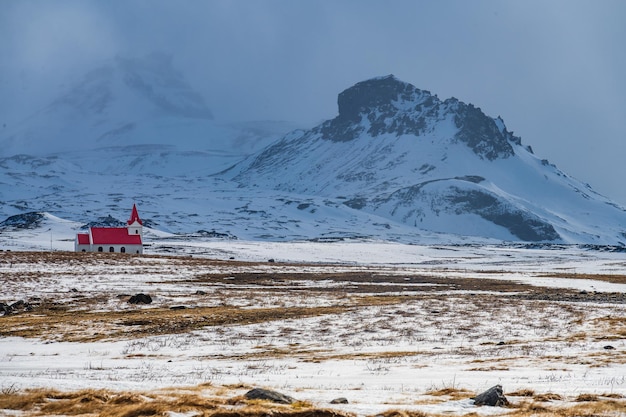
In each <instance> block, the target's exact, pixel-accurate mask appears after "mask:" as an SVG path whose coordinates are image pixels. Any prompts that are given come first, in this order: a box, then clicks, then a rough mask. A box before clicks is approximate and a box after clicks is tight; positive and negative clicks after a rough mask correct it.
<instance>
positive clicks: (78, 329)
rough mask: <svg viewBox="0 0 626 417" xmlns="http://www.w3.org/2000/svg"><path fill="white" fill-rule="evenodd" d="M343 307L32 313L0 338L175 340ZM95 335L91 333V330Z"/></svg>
mask: <svg viewBox="0 0 626 417" xmlns="http://www.w3.org/2000/svg"><path fill="white" fill-rule="evenodd" d="M346 310H347V307H341V306H337V307H293V308H282V307H281V308H255V309H250V308H239V307H199V308H194V309H184V310H171V309H169V308H138V309H136V310H125V311H98V312H89V311H67V310H64V309H62V308H58V309H48V310H46V311H41V310H37V311H32V312H26V313H21V314H14V315H9V316H5V317H2V318H0V320H2V327H1V328H0V336H4V337H9V336H19V337H37V338H41V339H44V340H49V339H52V340H57V341H73V342H89V341H97V340H116V339H134V338H140V337H145V336H154V335H163V334H181V333H187V332H190V331H193V330H197V329H201V328H204V327H209V326H220V325H224V324H228V325H233V324H251V323H262V322H268V321H273V320H285V319H294V318H303V317H311V316H319V315H324V314H337V313H341V312H344V311H346ZM94 329H95V330H94Z"/></svg>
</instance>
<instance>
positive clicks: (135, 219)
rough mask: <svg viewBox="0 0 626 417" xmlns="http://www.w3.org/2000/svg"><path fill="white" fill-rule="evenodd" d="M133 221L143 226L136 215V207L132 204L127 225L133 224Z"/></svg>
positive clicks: (137, 214)
mask: <svg viewBox="0 0 626 417" xmlns="http://www.w3.org/2000/svg"><path fill="white" fill-rule="evenodd" d="M135 221H136V222H137V223H139V224H140V225H142V226H143V222H142V221H141V219H140V218H139V213H137V206H136V205H135V204H133V211H132V212H131V213H130V219H128V222H127V223H128V224H129V225H130V224H133V223H135Z"/></svg>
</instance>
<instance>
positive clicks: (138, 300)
mask: <svg viewBox="0 0 626 417" xmlns="http://www.w3.org/2000/svg"><path fill="white" fill-rule="evenodd" d="M128 302H129V303H130V304H151V303H152V297H150V296H149V295H148V294H142V293H139V294H135V295H133V296H132V297H130V299H129V300H128Z"/></svg>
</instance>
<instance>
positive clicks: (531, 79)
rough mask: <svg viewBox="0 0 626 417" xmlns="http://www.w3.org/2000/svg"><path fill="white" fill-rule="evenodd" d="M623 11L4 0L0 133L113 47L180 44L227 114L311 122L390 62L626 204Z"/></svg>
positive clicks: (221, 113) (585, 5) (488, 4)
mask: <svg viewBox="0 0 626 417" xmlns="http://www.w3.org/2000/svg"><path fill="white" fill-rule="evenodd" d="M625 16H626V4H625V3H624V2H621V1H616V0H607V1H602V2H591V1H586V0H554V1H550V2H545V1H539V0H530V1H524V2H501V1H493V0H478V1H472V2H466V1H460V0H452V1H446V2H430V1H413V0H396V1H394V2H392V3H391V4H387V3H385V4H383V3H381V2H378V1H373V0H358V1H356V0H343V1H336V2H335V1H298V2H294V1H290V0H271V1H267V0H260V1H254V2H233V1H224V0H216V1H207V2H193V1H192V2H184V3H178V2H171V1H165V0H154V1H149V2H148V1H143V0H111V1H106V2H103V1H96V0H56V1H54V2H40V1H31V0H4V1H2V2H0V56H2V61H1V62H0V129H2V130H12V129H14V128H15V127H16V125H19V124H21V123H23V122H24V121H25V119H27V118H29V117H30V116H31V115H33V114H34V113H36V112H38V111H41V110H42V109H43V108H44V107H45V106H47V105H48V104H49V103H50V101H51V100H52V99H53V98H56V97H58V96H59V94H60V93H61V92H64V91H67V90H68V87H69V86H71V85H74V84H75V83H76V82H77V81H79V80H80V79H81V77H82V76H83V75H84V74H85V73H86V72H87V71H89V70H91V69H94V68H98V67H101V66H102V65H103V64H105V62H107V61H108V60H110V59H111V58H112V57H115V56H120V57H126V58H136V57H144V56H147V55H149V54H150V53H152V52H154V51H161V52H164V53H166V54H169V55H170V56H171V57H172V60H173V67H174V68H176V69H177V70H179V71H181V72H183V73H185V75H186V79H187V81H188V82H189V85H191V86H193V88H194V90H195V91H197V92H198V93H200V94H201V95H202V97H203V98H204V100H205V102H206V106H207V107H208V108H209V109H210V110H211V111H212V114H213V116H214V118H215V120H216V121H218V122H229V121H249V120H287V121H292V122H296V124H298V125H300V126H303V127H312V126H315V125H317V124H318V123H319V122H320V121H323V120H327V119H331V118H333V117H334V115H335V112H336V109H335V107H334V106H333V105H332V104H333V103H334V100H335V96H336V94H337V92H338V91H342V90H343V89H345V88H346V86H349V85H353V84H355V83H357V82H359V81H361V80H365V79H368V78H371V77H373V76H377V75H381V74H390V73H393V74H395V75H396V76H397V77H398V78H400V79H402V80H405V81H408V82H410V83H412V84H414V85H416V86H419V87H421V88H428V89H430V90H432V91H436V92H437V93H438V94H439V95H440V96H441V97H452V96H454V97H458V98H459V99H460V100H462V101H464V102H467V103H480V106H481V108H482V109H484V110H485V112H486V113H488V114H491V115H495V116H498V115H500V116H502V117H503V118H506V120H507V125H508V128H509V129H510V130H511V131H514V132H515V133H516V134H517V135H519V136H521V137H523V138H527V140H529V141H530V142H532V144H533V148H534V149H535V151H536V152H538V153H539V154H541V155H542V156H543V157H545V158H547V159H549V160H550V161H552V162H554V163H556V164H557V165H558V166H559V167H561V168H562V169H564V170H566V171H567V172H569V173H571V174H572V175H573V176H574V177H576V178H579V179H581V180H584V181H587V182H589V183H590V184H592V185H593V186H594V188H596V189H597V190H598V191H600V192H601V193H602V194H605V195H607V196H609V197H611V198H613V199H615V200H617V201H620V202H621V203H622V204H626V188H625V187H623V186H622V181H623V180H622V178H624V177H625V176H626V168H624V164H623V161H622V156H623V155H625V154H626V140H624V139H625V138H626V126H625V123H624V117H623V116H624V114H626V79H625V78H624V77H623V74H624V73H626V53H625V52H624V48H623V42H622V40H623V39H626V25H624V24H623V20H624V17H625ZM2 136H6V135H2Z"/></svg>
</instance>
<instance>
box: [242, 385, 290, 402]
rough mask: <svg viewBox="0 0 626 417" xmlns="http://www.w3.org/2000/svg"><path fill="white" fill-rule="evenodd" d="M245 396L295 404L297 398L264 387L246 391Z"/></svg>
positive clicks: (250, 398)
mask: <svg viewBox="0 0 626 417" xmlns="http://www.w3.org/2000/svg"><path fill="white" fill-rule="evenodd" d="M244 397H246V398H247V399H248V400H267V401H272V402H274V403H278V404H293V403H294V402H296V400H295V399H293V398H291V397H290V396H288V395H285V394H281V393H280V392H277V391H272V390H269V389H264V388H254V389H251V390H250V391H248V392H246V393H245V395H244Z"/></svg>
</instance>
